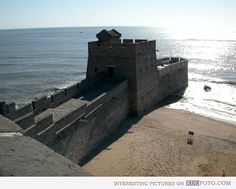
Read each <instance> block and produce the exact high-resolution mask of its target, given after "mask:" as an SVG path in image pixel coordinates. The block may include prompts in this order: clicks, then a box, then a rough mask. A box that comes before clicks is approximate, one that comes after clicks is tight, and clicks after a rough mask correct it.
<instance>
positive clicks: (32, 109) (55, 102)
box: [0, 74, 104, 121]
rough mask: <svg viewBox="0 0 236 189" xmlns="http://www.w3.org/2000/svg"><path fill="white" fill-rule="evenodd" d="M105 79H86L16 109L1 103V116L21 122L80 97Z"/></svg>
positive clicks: (100, 77) (10, 104) (101, 76)
mask: <svg viewBox="0 0 236 189" xmlns="http://www.w3.org/2000/svg"><path fill="white" fill-rule="evenodd" d="M103 79H104V77H103V75H102V74H100V75H97V76H96V78H90V79H84V80H82V81H81V82H79V83H76V84H74V85H72V86H69V87H67V88H65V89H62V90H58V91H56V92H55V93H53V94H51V95H50V96H43V97H40V98H35V99H34V100H33V101H32V102H31V103H28V104H26V105H24V106H21V107H19V108H16V104H15V103H7V102H0V114H2V115H3V116H5V117H7V118H9V119H11V120H17V121H19V118H21V117H24V116H25V115H27V114H29V113H34V114H35V115H38V114H40V113H41V112H43V111H45V110H47V109H48V108H55V107H57V106H59V105H60V104H62V103H64V102H66V101H68V100H69V99H71V98H73V97H75V96H78V95H80V93H82V92H83V91H85V90H87V89H88V88H90V87H91V86H93V85H95V84H96V83H98V82H100V81H102V80H103Z"/></svg>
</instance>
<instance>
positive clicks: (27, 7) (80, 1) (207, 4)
mask: <svg viewBox="0 0 236 189" xmlns="http://www.w3.org/2000/svg"><path fill="white" fill-rule="evenodd" d="M64 26H157V27H188V28H189V27H192V28H197V27H208V28H236V1H235V0H0V28H1V29H3V28H40V27H64Z"/></svg>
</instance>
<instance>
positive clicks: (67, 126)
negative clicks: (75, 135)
mask: <svg viewBox="0 0 236 189" xmlns="http://www.w3.org/2000/svg"><path fill="white" fill-rule="evenodd" d="M84 115H85V113H84V114H82V115H81V116H79V117H78V119H76V120H74V121H73V122H71V123H70V124H68V125H66V126H65V127H63V128H62V129H59V130H58V131H56V135H57V136H59V137H64V136H65V135H66V133H67V131H68V130H69V129H73V128H72V127H73V123H75V122H76V121H78V120H80V119H81V118H82V117H84Z"/></svg>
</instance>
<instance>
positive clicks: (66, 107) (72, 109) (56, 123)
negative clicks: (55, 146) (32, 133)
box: [36, 99, 86, 143]
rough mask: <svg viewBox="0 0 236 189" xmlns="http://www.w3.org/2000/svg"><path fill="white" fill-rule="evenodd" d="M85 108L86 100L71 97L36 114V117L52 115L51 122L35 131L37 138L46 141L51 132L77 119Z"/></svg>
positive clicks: (53, 132)
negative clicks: (37, 131) (42, 128)
mask: <svg viewBox="0 0 236 189" xmlns="http://www.w3.org/2000/svg"><path fill="white" fill-rule="evenodd" d="M85 109H86V102H84V101H81V100H79V99H71V100H69V101H67V102H65V103H64V104H62V105H60V106H58V107H56V108H54V109H48V110H46V111H45V112H43V113H42V114H40V115H38V116H37V118H36V119H40V118H42V117H45V116H48V115H52V117H53V124H52V125H50V126H49V127H47V128H45V129H44V130H42V131H41V132H39V133H37V139H38V140H40V141H41V142H43V143H45V142H46V143H47V140H49V138H51V135H52V134H55V132H57V131H58V130H60V129H62V128H63V127H65V126H66V125H68V124H70V123H71V122H73V121H74V120H76V119H78V118H79V117H80V116H81V115H82V114H83V113H84V112H85Z"/></svg>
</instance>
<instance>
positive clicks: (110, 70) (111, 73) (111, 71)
mask: <svg viewBox="0 0 236 189" xmlns="http://www.w3.org/2000/svg"><path fill="white" fill-rule="evenodd" d="M107 75H108V77H109V78H112V77H113V76H114V67H113V66H108V67H107Z"/></svg>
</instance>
